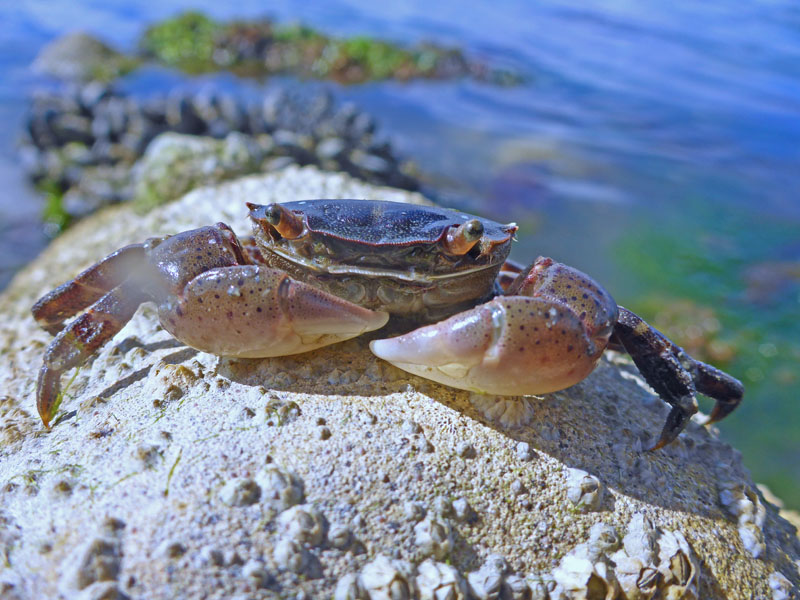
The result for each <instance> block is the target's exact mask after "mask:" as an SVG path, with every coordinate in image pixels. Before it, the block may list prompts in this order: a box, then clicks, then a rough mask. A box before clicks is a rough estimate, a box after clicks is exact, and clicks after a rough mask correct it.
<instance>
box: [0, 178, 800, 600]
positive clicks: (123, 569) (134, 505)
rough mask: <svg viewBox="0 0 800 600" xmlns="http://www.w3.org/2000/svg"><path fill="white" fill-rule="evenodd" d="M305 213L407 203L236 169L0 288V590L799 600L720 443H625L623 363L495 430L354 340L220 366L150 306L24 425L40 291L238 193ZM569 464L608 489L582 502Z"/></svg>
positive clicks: (628, 413)
mask: <svg viewBox="0 0 800 600" xmlns="http://www.w3.org/2000/svg"><path fill="white" fill-rule="evenodd" d="M319 197H355V198H359V197H361V198H365V197H372V198H383V199H395V200H407V201H421V200H422V198H421V197H419V196H416V195H413V194H408V193H405V192H400V191H396V190H389V189H379V188H374V187H371V186H368V185H365V184H362V183H359V182H357V181H354V180H352V179H349V178H348V177H346V176H343V175H331V174H324V175H323V174H321V173H319V172H318V171H315V170H313V169H296V168H292V169H288V170H286V171H283V172H281V173H277V174H273V175H270V176H261V177H249V178H246V179H242V180H237V181H234V182H230V183H227V184H225V185H221V186H219V187H217V188H213V189H203V190H197V191H194V192H192V193H190V194H189V195H187V196H186V197H184V198H183V199H181V200H179V201H178V202H176V203H174V204H170V205H167V206H164V207H161V208H159V209H157V210H155V211H154V212H151V213H149V214H148V215H146V216H144V217H138V216H135V215H134V214H133V213H132V212H131V210H130V208H128V207H118V208H115V209H113V210H108V211H106V212H103V213H102V214H99V215H97V216H95V217H92V218H90V219H87V220H86V221H84V222H82V223H79V224H78V225H77V226H76V227H75V228H73V229H71V230H70V231H68V232H67V233H66V234H65V235H64V236H63V237H61V238H59V239H58V240H56V241H55V242H54V243H53V244H52V245H51V247H50V248H48V249H47V250H46V251H45V252H44V253H43V255H42V256H41V257H40V258H39V259H38V260H37V261H36V262H35V263H34V264H33V265H31V266H30V267H28V268H27V269H26V270H25V271H24V272H23V273H21V274H20V275H19V276H18V277H17V278H16V279H15V281H14V282H13V283H12V285H11V286H10V287H9V289H8V290H7V291H6V292H5V293H4V294H3V295H2V296H0V314H3V315H4V319H3V320H2V322H0V355H2V357H3V360H2V361H0V415H1V416H2V428H0V558H2V559H3V560H2V561H0V569H2V570H0V597H2V598H21V599H28V598H30V599H34V598H36V599H38V598H57V597H64V598H82V597H92V598H94V597H98V598H99V597H102V598H106V597H108V598H112V597H119V598H124V597H130V598H143V599H145V598H146V599H169V598H232V597H242V598H275V597H280V598H295V597H297V598H330V597H333V596H334V592H335V593H336V597H337V598H384V597H387V598H389V597H391V598H413V597H417V595H419V594H422V595H423V596H424V597H434V598H440V597H441V598H453V599H455V598H462V597H465V595H468V597H472V598H477V597H493V598H494V597H498V598H546V597H548V595H549V597H550V598H553V599H555V598H566V597H572V598H578V597H586V598H592V597H595V596H594V595H593V594H596V593H598V592H597V590H602V594H603V595H605V594H607V593H616V594H620V593H622V592H621V591H620V590H622V589H625V590H628V591H627V592H626V593H629V596H628V597H643V598H644V597H651V595H652V593H653V592H654V590H656V591H658V593H661V594H663V595H664V597H670V598H673V597H675V598H677V597H680V595H678V594H679V593H680V594H684V597H699V598H704V599H717V598H718V599H722V598H730V599H738V598H742V599H745V598H751V597H753V598H779V597H780V598H792V597H797V587H796V586H797V585H798V582H800V575H799V574H798V560H800V543H798V540H797V537H796V532H795V530H794V528H793V527H791V526H790V525H789V524H788V523H787V522H786V521H784V520H783V519H781V518H780V517H779V516H778V513H777V509H775V507H774V506H773V505H772V504H770V503H768V502H766V501H765V500H764V499H763V496H762V495H761V494H760V492H758V491H757V490H756V488H755V486H754V484H753V482H752V481H751V479H750V477H749V475H748V474H747V473H746V471H745V470H744V469H743V467H742V465H741V460H740V456H739V454H738V453H737V452H736V451H735V450H733V449H731V448H730V447H729V446H727V445H726V444H724V443H721V442H719V441H717V440H716V439H715V437H714V434H713V432H709V431H707V430H706V429H704V428H702V427H700V426H698V425H696V424H690V426H689V427H688V429H687V431H686V433H684V434H683V435H681V436H680V438H679V439H678V440H677V441H676V442H675V443H673V444H671V445H670V446H669V447H667V448H665V449H664V450H662V451H659V452H654V453H642V452H641V447H642V443H641V442H642V439H643V438H645V439H647V438H649V437H652V436H653V435H655V434H656V433H657V432H658V431H660V428H661V426H662V424H663V422H664V418H665V415H666V411H667V409H666V407H665V406H664V405H663V403H661V402H660V401H658V400H656V399H654V398H653V397H652V395H651V394H650V393H649V392H648V391H647V390H646V389H645V387H644V386H643V385H641V382H640V380H638V378H637V377H636V376H635V369H634V368H633V367H632V366H631V365H630V364H629V363H628V362H627V360H624V359H622V358H620V357H613V356H612V357H611V358H610V359H607V360H604V361H603V362H601V364H600V366H599V367H598V369H597V370H596V371H595V373H593V374H592V375H591V376H590V377H589V378H588V379H587V380H586V381H584V382H582V383H581V384H579V385H577V386H575V387H573V388H571V389H569V390H566V391H563V392H559V393H555V394H550V395H548V396H546V397H544V398H539V399H527V400H526V402H527V403H528V404H529V407H528V408H526V411H527V412H529V413H530V415H529V418H526V420H525V422H523V423H520V422H515V423H513V424H508V423H507V421H506V420H505V419H503V418H498V419H496V420H495V419H494V418H493V413H492V412H491V411H489V412H487V411H485V410H483V409H482V407H481V406H480V405H477V406H476V403H475V402H474V401H473V400H474V399H472V398H471V397H470V394H469V393H467V392H460V391H457V390H451V389H448V388H445V387H443V386H440V385H438V384H434V383H430V382H427V381H424V380H422V379H419V378H417V377H414V376H412V375H409V374H406V373H404V372H401V371H399V370H397V369H395V368H393V367H392V366H390V365H388V364H386V363H383V362H381V361H380V360H378V359H377V358H375V357H374V356H373V355H372V354H371V353H370V352H369V350H368V348H367V345H366V340H360V339H359V340H352V341H349V342H346V343H343V344H339V345H337V346H335V347H330V348H327V349H322V350H319V351H316V352H312V353H308V354H305V355H298V356H292V357H286V358H281V359H266V360H226V359H219V358H218V357H215V356H212V355H208V354H204V353H201V352H196V351H194V350H191V349H188V348H185V347H183V346H181V345H180V344H178V343H176V342H174V341H173V340H171V339H170V337H169V336H168V335H167V334H166V333H165V332H164V331H163V330H162V329H161V328H160V326H159V325H158V321H157V319H156V316H155V311H154V309H153V307H152V306H148V305H144V306H142V307H141V308H140V310H139V311H138V312H137V313H136V315H135V316H134V318H133V319H132V321H131V322H130V323H129V324H128V325H127V326H126V327H125V328H124V329H123V330H122V331H121V332H120V333H119V334H118V335H117V336H116V337H115V338H114V339H113V340H112V342H111V343H109V344H108V345H107V346H106V347H104V348H103V349H102V350H101V351H100V352H99V353H98V355H97V357H96V358H95V359H94V360H93V361H92V362H91V363H89V364H88V365H86V366H85V367H83V368H82V369H80V371H79V372H78V374H77V375H76V377H75V379H74V381H73V382H72V384H71V385H70V386H69V388H68V391H67V394H66V398H65V400H64V403H63V405H62V408H63V411H64V413H65V416H64V417H63V418H61V419H60V421H59V422H58V424H57V425H56V426H55V427H54V428H53V430H52V431H51V432H49V433H46V432H44V431H43V430H42V428H41V425H40V423H39V419H38V417H37V415H36V410H35V406H34V386H35V379H36V373H37V370H38V368H39V365H40V364H41V358H42V353H43V350H44V348H45V346H46V344H47V343H48V342H49V340H50V338H49V336H48V335H47V334H46V333H45V332H43V331H41V330H39V329H38V328H37V327H36V325H35V324H34V322H33V320H32V318H31V317H30V315H29V309H30V306H31V305H32V304H33V302H34V300H35V299H36V298H37V297H38V296H39V295H41V294H42V293H44V292H46V291H48V290H49V289H51V288H52V287H54V286H55V285H57V284H59V283H61V282H62V281H63V280H65V279H66V278H67V277H70V276H72V275H74V274H75V273H77V272H78V271H79V270H80V269H82V268H84V267H86V266H87V265H89V264H91V263H92V262H94V261H96V260H98V259H99V258H101V257H102V256H104V255H105V254H107V253H109V252H111V251H112V250H114V249H115V248H117V247H119V246H122V245H124V244H126V243H129V242H133V241H140V240H143V239H145V238H147V237H149V236H152V235H160V234H165V233H170V232H175V231H178V230H182V229H187V228H191V227H195V226H198V225H200V224H205V223H213V222H216V221H219V220H222V221H225V222H227V223H229V224H231V225H232V226H233V227H234V228H235V229H236V230H237V231H240V232H243V233H247V232H248V231H249V227H248V225H247V223H246V222H245V217H246V209H245V207H244V201H245V200H248V201H251V202H267V201H271V200H294V199H301V198H319ZM521 235H525V232H521ZM68 379H69V376H66V377H65V378H64V381H65V383H66V381H67V380H68ZM478 404H480V403H478ZM503 414H505V411H503ZM501 417H502V415H501ZM732 418H736V416H735V415H733V416H732ZM320 424H324V427H325V428H327V430H328V433H329V435H320V433H319V429H320V427H321V425H320ZM578 471H580V472H583V473H585V474H586V475H583V474H581V482H585V481H587V479H586V478H587V477H588V478H589V481H590V483H591V485H590V486H588V488H591V489H589V491H588V492H585V493H592V492H593V490H596V489H602V490H603V493H602V495H600V496H599V497H597V498H594V500H593V501H592V502H589V503H584V504H585V509H584V508H581V509H580V510H579V509H578V508H577V506H579V505H580V506H584V505H581V504H580V502H578V505H576V503H575V500H574V498H573V499H570V498H571V496H572V495H574V492H570V486H572V487H573V488H575V483H574V482H575V477H576V475H575V474H576V473H577V472H578ZM592 478H593V479H592ZM586 487H587V486H582V487H581V486H578V488H579V489H580V490H583V488H586ZM588 488H587V489H588ZM581 493H582V494H584V492H581ZM584 495H585V494H584ZM578 500H580V498H578ZM454 501H455V502H454ZM298 505H299V506H298ZM292 507H295V508H294V509H293V508H292ZM467 509H469V510H467ZM287 510H292V511H293V512H290V513H289V514H288V515H286V516H283V517H282V516H281V514H282V513H284V512H285V511H287ZM465 515H466V516H465ZM425 519H428V522H430V523H437V527H436V528H435V529H436V530H437V532H438V533H441V531H444V532H445V533H446V534H447V535H444V536H441V535H438V533H437V535H436V536H434V535H432V534H431V535H428V536H427V537H426V536H425V535H422V534H423V533H425V531H423V530H424V529H425V526H419V527H418V523H425V522H426V521H425ZM745 525H746V527H747V530H748V532H749V534H752V536H754V537H755V538H757V539H756V541H757V543H758V544H757V545H758V549H759V551H758V552H757V553H754V552H753V548H752V545H753V543H754V542H753V541H752V540H750V541H747V540H745V541H744V542H743V540H742V538H741V537H740V534H739V529H740V527H742V526H745ZM753 528H755V530H757V534H756V533H754V532H753V531H751V530H753ZM426 531H427V530H426ZM326 532H328V535H327V536H326ZM428 533H430V532H428ZM429 538H430V539H433V540H434V541H435V542H436V544H435V548H434V547H433V546H431V543H432V542H431V541H430V539H429ZM439 538H441V539H439ZM420 540H421V541H420ZM420 543H421V544H422V546H420ZM762 543H763V549H762V547H761V544H762ZM445 554H446V556H445ZM755 554H757V555H758V558H756V557H755ZM615 560H616V561H619V564H617V562H615ZM426 561H427V562H426ZM423 565H424V566H423ZM448 565H449V566H450V567H453V568H454V569H455V570H452V569H450V568H449V567H448ZM617 572H618V574H617ZM340 581H341V583H340V585H339V586H338V588H337V583H339V582H340ZM582 581H583V582H584V583H581V582H582ZM468 582H469V583H468ZM637 582H639V583H637ZM582 585H584V587H585V589H584V588H581V586H582ZM637 585H639V591H635V589H634V587H632V586H637ZM593 586H594V587H593ZM609 590H611V592H609ZM59 595H60V596H59ZM695 595H696V596H695Z"/></svg>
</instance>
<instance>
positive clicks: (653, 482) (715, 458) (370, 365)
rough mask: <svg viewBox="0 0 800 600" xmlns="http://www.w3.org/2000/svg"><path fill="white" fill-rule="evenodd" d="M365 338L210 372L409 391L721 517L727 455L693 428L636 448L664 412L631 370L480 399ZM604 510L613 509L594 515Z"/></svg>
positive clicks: (374, 393)
mask: <svg viewBox="0 0 800 600" xmlns="http://www.w3.org/2000/svg"><path fill="white" fill-rule="evenodd" d="M376 337H377V336H376ZM365 338H366V339H365ZM368 341H369V336H363V337H362V338H358V339H355V340H350V341H348V342H344V343H341V344H337V345H335V346H331V347H327V348H322V349H320V350H315V351H313V352H309V353H305V354H300V355H295V356H285V357H280V358H271V359H261V360H254V359H225V358H223V359H220V361H219V363H218V365H217V375H219V376H222V377H225V378H228V379H230V380H232V381H235V382H238V383H242V384H245V385H258V386H264V387H265V388H268V389H270V390H274V391H278V392H280V391H285V392H291V393H298V394H318V395H329V396H361V397H365V398H366V399H368V398H370V397H378V396H386V395H388V394H396V393H403V392H406V391H408V390H413V391H416V392H418V393H422V394H425V395H427V396H428V397H430V398H432V399H434V400H436V401H437V402H439V403H441V404H443V405H445V406H447V407H449V408H452V409H453V410H455V411H458V412H459V413H461V414H464V415H466V416H467V417H470V418H472V419H474V420H476V421H478V422H480V423H482V424H484V425H485V426H487V427H490V428H492V429H494V430H495V431H497V432H498V433H500V434H502V435H503V436H505V437H506V438H508V439H509V441H510V442H512V443H527V444H529V445H530V446H529V447H530V448H532V449H533V450H534V451H535V452H539V453H544V454H547V455H549V456H551V457H553V458H555V459H557V460H558V461H560V462H561V463H563V464H564V465H565V466H566V467H568V468H571V469H580V470H583V471H586V472H587V473H589V474H590V475H593V476H594V477H596V478H597V479H598V480H599V481H600V483H601V484H602V485H604V486H605V487H606V488H612V489H613V490H614V491H615V492H617V493H618V494H623V495H626V496H630V497H632V498H636V499H639V500H641V501H643V502H646V503H649V504H652V505H657V506H661V507H663V508H667V509H670V510H677V511H681V512H687V513H692V514H696V515H699V516H703V517H707V518H714V519H726V518H727V517H726V516H725V514H724V513H723V512H722V509H721V507H719V506H718V503H717V494H718V491H717V489H716V477H715V475H714V473H715V471H714V469H715V465H716V464H717V463H718V462H720V461H724V462H735V458H736V453H735V451H733V450H732V449H731V448H730V446H728V445H726V444H723V443H721V442H718V441H717V440H715V439H713V437H712V436H711V434H710V433H709V432H708V431H707V430H706V429H705V428H703V427H701V426H699V425H697V424H695V423H690V424H689V426H688V427H687V430H686V432H685V433H684V434H682V435H681V436H680V437H679V439H678V440H677V441H676V442H673V443H672V444H670V445H669V446H667V447H666V448H664V449H662V450H660V451H655V452H648V451H645V450H644V448H648V447H650V445H651V444H652V440H653V439H654V438H655V436H657V435H658V433H660V431H661V428H662V426H663V424H664V422H665V420H666V415H667V412H668V407H667V405H666V404H665V403H664V402H662V401H661V400H660V399H658V398H656V397H654V396H653V394H652V392H650V391H649V390H647V389H646V388H644V387H643V385H642V384H641V383H639V382H638V380H637V378H636V375H635V374H636V370H635V367H633V366H632V365H629V366H628V365H622V366H620V365H616V364H612V363H611V362H610V361H608V360H604V361H602V362H601V364H600V366H599V367H598V369H597V370H596V371H595V372H594V373H593V374H592V375H591V376H589V377H588V378H587V379H586V380H584V381H583V382H581V383H579V384H578V385H576V386H573V387H572V388H569V389H567V390H564V391H562V392H557V393H554V394H548V395H545V396H543V397H524V398H511V399H508V398H505V399H504V398H497V397H486V396H483V397H481V396H480V395H477V394H472V393H469V392H464V391H460V390H454V389H451V388H448V387H446V386H443V385H440V384H437V383H434V382H431V381H428V380H425V379H422V378H420V377H416V376H414V375H410V374H408V373H405V372H403V371H400V370H399V369H397V368H395V367H393V366H392V365H389V364H388V363H385V362H383V361H381V360H379V359H377V358H376V357H374V356H373V355H372V354H371V353H370V352H369V349H368V347H367V342H368ZM367 402H368V400H367ZM535 452H534V454H535ZM533 460H536V457H535V456H534V458H533ZM520 466H523V468H524V463H521V465H520ZM606 497H607V498H613V496H612V495H611V494H607V495H606ZM606 504H608V503H606ZM612 509H613V502H612V504H610V505H604V506H603V507H601V508H600V510H612Z"/></svg>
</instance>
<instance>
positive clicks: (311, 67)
mask: <svg viewBox="0 0 800 600" xmlns="http://www.w3.org/2000/svg"><path fill="white" fill-rule="evenodd" d="M139 48H140V50H141V52H142V54H143V55H144V56H145V57H147V58H152V59H155V60H156V61H158V62H161V63H163V64H165V65H168V66H170V67H175V68H178V69H181V70H183V71H186V72H188V73H195V74H196V73H206V72H213V71H218V70H222V69H227V70H231V71H233V72H235V73H238V74H240V75H246V76H260V77H266V76H269V75H274V74H293V75H297V76H299V77H305V78H314V79H333V80H335V81H339V82H341V83H364V82H368V81H382V80H390V79H397V80H408V79H417V78H426V79H454V78H459V77H472V78H476V79H481V80H484V81H488V82H491V83H497V84H501V85H513V84H516V83H519V82H520V81H521V79H520V78H519V76H517V75H515V74H513V73H510V72H508V71H503V70H499V69H491V68H489V67H487V66H486V65H484V64H482V63H478V62H475V61H471V60H469V59H467V58H466V56H465V55H464V54H463V52H462V51H461V50H459V49H457V48H446V47H443V46H439V45H436V44H431V43H425V44H419V45H417V46H414V47H404V46H402V45H399V44H394V43H391V42H388V41H385V40H380V39H377V38H374V37H371V36H366V35H357V36H352V37H347V38H338V37H332V36H329V35H326V34H325V33H323V32H321V31H318V30H316V29H313V28H311V27H308V26H306V25H303V24H297V23H290V24H276V23H273V22H271V21H269V20H266V19H262V20H256V21H230V22H218V21H214V20H212V19H210V18H209V17H207V16H206V15H204V14H203V13H200V12H194V11H192V12H186V13H183V14H180V15H178V16H176V17H173V18H170V19H166V20H164V21H161V22H159V23H156V24H154V25H152V26H151V27H149V28H148V29H147V30H146V31H145V32H144V34H143V35H142V37H141V39H140V41H139Z"/></svg>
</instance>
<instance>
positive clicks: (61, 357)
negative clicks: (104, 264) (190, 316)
mask: <svg viewBox="0 0 800 600" xmlns="http://www.w3.org/2000/svg"><path fill="white" fill-rule="evenodd" d="M146 299H147V298H146V297H145V296H144V294H143V293H142V291H141V289H140V288H138V286H128V285H125V284H122V285H119V286H117V287H115V288H114V289H112V290H111V291H109V292H107V293H106V294H104V295H103V296H102V297H101V298H100V299H99V300H98V301H97V302H95V303H94V304H92V306H91V307H90V308H89V310H87V311H86V312H85V313H83V314H82V315H81V316H79V317H78V318H77V319H75V320H74V321H73V322H72V323H70V324H69V326H68V327H67V328H66V329H62V330H61V332H60V333H59V334H58V335H57V336H56V338H55V339H54V340H53V341H52V342H51V343H50V345H49V346H48V347H47V351H46V352H45V355H44V362H43V364H42V368H41V370H40V371H39V379H38V381H37V384H36V408H37V410H38V411H39V416H40V417H41V419H42V423H43V424H44V426H45V427H46V428H47V429H50V420H51V419H52V417H53V414H54V413H55V411H56V410H57V409H58V404H59V403H60V398H59V396H60V393H61V375H62V374H63V373H64V371H66V370H67V369H71V368H73V367H77V366H79V365H82V364H83V363H84V362H86V360H87V359H88V358H89V357H90V356H91V355H92V354H94V353H95V352H96V351H97V349H98V348H100V346H102V345H103V344H105V343H106V342H107V341H108V340H110V339H111V338H112V337H114V334H116V333H117V332H118V331H119V330H120V329H122V327H123V326H124V325H125V323H127V322H128V321H129V320H130V319H131V317H132V316H133V313H134V312H136V309H137V308H138V307H139V304H141V303H142V302H143V301H144V300H146Z"/></svg>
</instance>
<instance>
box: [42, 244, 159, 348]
mask: <svg viewBox="0 0 800 600" xmlns="http://www.w3.org/2000/svg"><path fill="white" fill-rule="evenodd" d="M144 252H145V251H144V244H131V245H130V246H125V247H124V248H120V249H119V250H117V251H116V252H114V253H113V254H110V255H108V256H107V257H106V258H104V259H103V260H101V261H100V262H99V263H97V264H95V265H92V266H91V267H89V268H88V269H86V270H85V271H83V272H81V273H80V274H79V275H78V276H77V277H75V279H72V280H70V281H68V282H67V283H65V284H63V285H60V286H59V287H57V288H56V289H54V290H53V291H51V292H50V293H48V294H46V295H45V296H43V297H42V298H40V299H39V300H38V301H37V302H36V304H34V305H33V308H32V309H31V311H32V312H33V318H34V319H36V322H37V323H39V325H40V326H41V327H42V329H44V330H45V331H47V332H49V333H52V334H55V333H58V332H59V331H60V330H61V329H62V328H63V323H64V321H66V320H67V319H69V318H70V317H72V316H74V315H76V314H78V313H79V312H81V311H82V310H84V309H85V308H86V307H87V306H91V305H92V304H93V303H95V302H97V301H98V300H99V299H100V298H102V297H103V296H104V295H105V294H106V293H108V291H109V290H111V289H113V288H115V287H116V286H118V285H120V284H121V283H122V282H123V281H124V280H125V279H126V278H127V277H128V275H129V274H130V271H131V270H132V269H134V268H136V266H138V265H139V264H140V263H141V261H142V259H143V258H144Z"/></svg>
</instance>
